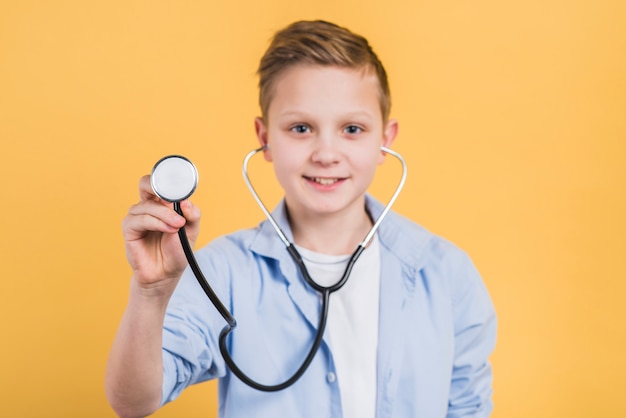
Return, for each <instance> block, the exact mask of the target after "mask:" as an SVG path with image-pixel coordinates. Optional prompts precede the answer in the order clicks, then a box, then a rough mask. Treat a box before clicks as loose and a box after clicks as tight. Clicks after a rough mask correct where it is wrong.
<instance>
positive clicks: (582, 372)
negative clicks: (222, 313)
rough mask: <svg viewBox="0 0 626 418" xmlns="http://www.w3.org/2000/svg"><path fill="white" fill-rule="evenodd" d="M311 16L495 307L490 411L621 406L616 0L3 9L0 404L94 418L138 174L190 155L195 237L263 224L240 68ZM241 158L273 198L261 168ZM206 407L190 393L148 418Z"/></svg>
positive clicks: (248, 70)
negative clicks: (357, 68) (365, 64)
mask: <svg viewBox="0 0 626 418" xmlns="http://www.w3.org/2000/svg"><path fill="white" fill-rule="evenodd" d="M309 18H324V19H328V20H332V21H336V22H338V23H340V24H342V25H345V26H347V27H349V28H351V29H353V30H354V31H356V32H358V33H361V34H363V35H365V36H366V37H368V38H369V39H370V41H371V43H372V44H373V46H374V48H375V49H376V50H377V52H378V53H379V55H380V57H381V58H382V60H383V62H384V63H385V64H386V67H387V70H388V72H389V74H390V79H391V87H392V92H393V103H394V104H393V108H392V116H394V117H395V118H397V119H399V120H400V135H399V138H398V140H397V141H396V144H395V148H396V149H397V150H399V151H400V152H402V153H403V154H404V155H405V157H406V159H407V161H408V164H409V166H410V173H409V180H408V183H407V185H406V189H405V191H404V192H403V194H402V195H401V197H400V199H399V201H398V202H397V206H396V209H397V211H399V212H400V213H403V214H405V215H407V216H409V217H411V218H412V219H414V220H416V221H418V222H420V223H421V224H423V225H424V226H426V227H427V228H429V229H430V230H432V231H433V232H435V233H438V234H440V235H443V236H445V237H447V238H449V239H450V240H452V241H454V242H456V243H457V244H459V245H460V246H461V247H463V248H464V249H466V250H467V251H468V252H469V253H470V254H471V255H472V257H473V258H474V260H475V262H476V264H477V265H478V267H479V269H480V271H481V272H482V274H483V276H484V280H485V282H486V283H487V285H488V287H489V289H490V291H491V294H492V297H493V299H494V301H495V305H496V308H497V311H498V314H499V320H500V328H499V340H498V346H497V349H496V352H495V354H494V356H493V359H492V360H493V365H494V370H495V394H494V401H495V413H494V417H496V418H518V417H519V418H528V417H533V418H538V417H567V418H575V417H618V416H626V403H625V402H624V393H623V392H624V389H625V386H624V374H625V373H626V355H625V354H624V353H625V351H626V341H625V340H626V333H625V331H626V330H625V328H626V327H625V325H624V324H625V320H626V304H624V303H623V299H624V293H625V291H626V277H625V276H626V275H625V274H624V273H625V268H624V265H625V261H626V257H624V252H625V250H626V245H625V236H626V221H625V220H624V215H625V213H626V198H625V196H624V194H625V181H626V145H625V141H626V24H625V22H626V2H624V1H622V0H613V1H610V0H605V1H577V0H574V1H557V0H530V1H516V2H509V1H499V0H498V1H496V0H489V1H483V0H478V1H469V0H468V1H465V0H448V1H408V0H407V1H393V0H390V1H380V0H375V1H374V0H372V1H355V0H350V1H338V0H319V1H310V2H297V1H293V0H267V1H251V0H249V1H241V2H240V1H233V2H227V1H221V2H210V1H176V2H174V1H155V0H152V1H120V0H113V1H69V0H60V1H6V0H4V1H2V3H1V4H0V182H1V187H0V207H1V208H2V209H1V210H2V212H1V214H2V216H0V234H1V235H0V236H1V238H0V260H1V264H0V321H1V322H0V335H2V342H1V343H0V400H1V401H0V416H3V417H112V416H114V415H113V413H112V412H111V410H110V409H109V407H108V405H107V403H106V400H105V397H104V392H103V375H104V368H105V362H106V357H107V353H108V349H109V346H110V344H111V341H112V338H113V335H114V333H115V330H116V327H117V323H118V321H119V319H120V316H121V314H122V312H123V309H124V306H125V303H126V295H127V289H128V279H129V275H130V270H129V268H128V266H127V264H126V261H125V255H124V249H123V241H122V238H121V232H120V230H121V227H120V222H121V219H122V218H123V216H124V215H125V213H126V211H127V208H128V207H129V206H130V205H131V204H132V203H133V202H134V201H135V200H136V196H137V193H136V188H137V185H136V184H137V179H138V178H139V177H140V176H141V175H142V174H144V173H147V172H148V171H149V170H150V169H151V167H152V165H153V164H154V162H155V161H156V160H157V159H159V158H160V157H162V156H163V155H166V154H169V153H180V154H184V155H186V156H188V157H190V158H191V159H193V160H194V162H195V163H196V165H197V166H198V169H199V171H200V185H199V189H198V192H197V193H196V195H195V202H196V203H197V204H198V205H200V206H201V207H202V209H203V213H204V220H203V225H202V232H201V236H200V244H204V243H206V242H208V241H209V240H211V239H212V238H214V237H216V236H218V235H221V234H224V233H227V232H230V231H232V230H235V229H239V228H242V227H247V226H251V225H254V224H256V223H257V222H258V221H260V220H261V218H262V215H261V212H260V211H259V210H258V208H257V207H256V206H255V204H254V202H253V200H252V198H251V197H250V196H249V194H248V192H247V190H246V188H245V186H244V183H243V181H242V179H241V174H240V163H241V160H242V158H243V155H244V154H245V153H246V152H247V151H248V150H250V149H252V148H253V147H255V146H256V145H257V143H256V141H255V138H254V135H253V123H252V121H253V118H254V116H256V115H257V114H258V107H257V104H256V103H257V102H256V101H257V89H256V82H257V79H256V77H255V74H254V72H255V70H256V65H257V62H258V59H259V58H260V56H261V54H262V52H263V50H264V49H265V47H266V46H267V41H268V39H269V38H270V36H271V35H272V33H273V32H274V31H275V30H277V29H279V28H281V27H283V26H284V25H286V24H287V23H289V22H291V21H293V20H297V19H309ZM392 162H393V160H391V159H389V160H388V163H387V164H386V165H385V166H384V167H383V168H382V172H381V177H382V179H381V181H378V182H377V183H376V185H374V187H373V192H374V194H376V195H377V196H380V197H381V198H383V199H384V198H386V196H388V187H385V186H388V184H389V183H390V182H393V181H395V178H396V176H397V167H395V166H394V165H393V164H392ZM251 170H253V175H254V176H256V177H254V178H255V182H256V184H258V185H259V189H261V192H262V193H263V194H264V196H265V197H264V199H265V200H266V201H267V203H268V205H269V206H273V205H274V204H275V202H276V201H277V200H278V198H279V197H280V190H279V189H278V187H277V186H276V184H275V182H272V180H271V170H270V167H269V166H268V165H267V164H265V163H264V162H262V160H261V161H260V162H256V161H255V162H254V163H253V164H252V165H251ZM215 411H216V406H215V383H208V384H203V385H199V386H196V387H193V388H190V389H188V390H187V391H186V392H185V393H184V394H183V396H182V397H181V398H180V399H179V400H178V401H177V402H175V403H173V404H171V405H168V406H166V407H165V408H164V409H163V410H161V411H160V412H158V413H157V414H156V415H155V416H158V417H211V416H215Z"/></svg>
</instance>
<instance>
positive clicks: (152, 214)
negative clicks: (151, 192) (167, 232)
mask: <svg viewBox="0 0 626 418" xmlns="http://www.w3.org/2000/svg"><path fill="white" fill-rule="evenodd" d="M127 218H136V219H137V220H139V221H141V220H142V219H145V220H148V219H149V218H154V219H157V220H159V221H160V222H162V223H163V224H165V225H167V226H169V227H171V228H176V229H178V228H180V227H182V226H183V225H185V218H183V217H182V216H180V215H179V214H178V213H176V212H175V211H173V210H172V209H171V208H169V207H167V206H163V205H161V204H159V203H156V202H154V201H151V200H148V201H144V202H140V203H138V204H136V205H133V206H131V207H130V209H129V211H128V216H127ZM149 225H153V222H152V221H149V222H147V223H146V227H147V226H149Z"/></svg>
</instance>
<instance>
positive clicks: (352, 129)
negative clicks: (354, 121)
mask: <svg viewBox="0 0 626 418" xmlns="http://www.w3.org/2000/svg"><path fill="white" fill-rule="evenodd" d="M344 131H345V132H346V133H347V134H350V135H354V134H358V133H360V132H362V131H363V129H362V128H361V127H360V126H357V125H348V126H346V128H345V129H344Z"/></svg>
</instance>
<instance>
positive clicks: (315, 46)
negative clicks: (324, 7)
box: [257, 20, 391, 121]
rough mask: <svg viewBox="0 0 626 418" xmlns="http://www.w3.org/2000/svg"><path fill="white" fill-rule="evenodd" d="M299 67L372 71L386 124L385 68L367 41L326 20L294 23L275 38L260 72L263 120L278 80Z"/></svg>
mask: <svg viewBox="0 0 626 418" xmlns="http://www.w3.org/2000/svg"><path fill="white" fill-rule="evenodd" d="M298 64H309V65H322V66H337V67H342V68H352V69H363V70H365V71H373V72H374V73H375V75H376V77H377V78H378V84H379V88H380V92H379V95H380V108H381V113H382V116H383V120H384V121H387V118H388V117H389V111H390V108H391V94H390V91H389V82H388V80H387V73H386V72H385V68H384V67H383V64H382V63H381V62H380V60H379V59H378V57H377V56H376V54H375V53H374V51H373V50H372V48H371V47H370V45H369V43H368V41H367V39H365V38H364V37H362V36H360V35H357V34H355V33H352V32H351V31H349V30H348V29H346V28H342V27H340V26H337V25H335V24H333V23H330V22H325V21H323V20H315V21H299V22H295V23H292V24H291V25H289V26H287V27H286V28H284V29H283V30H281V31H278V32H277V33H276V34H275V35H274V38H273V40H272V43H271V44H270V46H269V48H268V49H267V51H266V52H265V55H263V58H261V62H260V64H259V68H258V70H257V74H258V75H259V104H260V106H261V112H262V114H263V118H266V117H267V111H268V108H269V105H270V102H271V101H272V95H273V87H274V83H275V81H276V79H277V77H278V76H279V75H280V74H281V72H283V71H284V70H286V69H287V68H290V67H292V66H294V65H298Z"/></svg>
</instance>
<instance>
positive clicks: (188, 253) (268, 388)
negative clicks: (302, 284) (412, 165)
mask: <svg viewBox="0 0 626 418" xmlns="http://www.w3.org/2000/svg"><path fill="white" fill-rule="evenodd" d="M265 149H266V147H261V148H258V149H255V150H253V151H251V152H249V153H248V154H247V155H246V157H245V158H244V162H243V167H242V173H243V177H244V180H245V182H246V185H247V186H248V189H249V190H250V193H251V194H252V196H253V197H254V200H255V201H256V202H257V204H258V206H259V207H260V208H261V210H262V211H263V213H264V214H265V216H266V218H267V220H268V221H269V223H270V224H271V225H272V227H273V228H274V230H275V231H276V234H277V235H278V236H279V238H280V240H281V241H282V242H283V244H284V245H285V247H286V249H287V252H288V253H289V255H290V256H291V258H292V259H293V261H294V262H295V263H296V265H297V266H298V268H299V270H300V272H301V273H302V276H303V278H304V279H305V281H306V282H307V283H308V284H309V285H310V286H311V287H312V288H313V289H314V290H316V291H317V292H319V293H320V294H321V299H322V306H321V312H320V320H319V323H318V327H317V332H316V335H315V338H314V340H313V344H312V345H311V349H310V350H309V352H308V354H307V356H306V358H305V359H304V361H303V362H302V364H301V365H300V367H299V368H298V370H296V372H295V373H294V374H293V375H292V376H291V377H290V378H288V379H287V380H285V381H284V382H282V383H279V384H276V385H265V384H262V383H259V382H256V381H255V380H253V379H252V378H250V377H249V376H248V375H246V374H245V373H244V372H243V371H242V370H241V369H240V368H239V367H238V366H237V365H236V364H235V361H234V360H233V358H232V357H231V355H230V352H229V351H228V345H227V337H228V335H229V334H230V333H231V332H232V331H233V330H234V329H235V327H236V326H237V321H236V320H235V318H234V317H233V316H232V315H231V313H230V312H229V311H228V309H227V308H226V307H225V306H224V304H223V303H222V301H221V300H220V299H219V297H218V296H217V295H216V294H215V292H214V291H213V289H212V288H211V286H210V285H209V282H208V280H206V278H205V277H204V275H203V274H202V271H201V269H200V266H199V265H198V263H197V261H196V259H195V256H194V254H193V250H192V248H191V245H190V244H189V239H188V237H187V233H186V231H185V228H184V227H183V228H180V229H179V231H178V236H179V238H180V241H181V245H182V247H183V251H184V253H185V257H186V258H187V261H188V262H189V267H190V269H191V270H192V272H193V273H194V276H195V277H196V280H197V281H198V283H199V284H200V287H201V288H202V290H203V291H204V293H205V294H206V295H207V297H208V298H209V299H210V301H211V303H212V304H213V305H214V306H215V308H216V309H217V311H218V312H219V313H220V315H221V316H222V317H223V318H224V320H225V321H226V326H225V327H224V328H223V329H222V331H221V332H220V335H219V348H220V353H221V354H222V357H223V358H224V362H225V363H226V365H227V366H228V368H229V369H230V370H231V372H232V373H233V374H234V375H235V376H237V377H238V378H239V379H240V380H241V381H242V382H243V383H245V384H247V385H248V386H250V387H252V388H255V389H257V390H260V391H264V392H276V391H280V390H282V389H285V388H287V387H289V386H291V385H293V384H294V383H295V382H296V381H297V380H298V379H299V378H300V377H302V375H303V374H304V372H305V371H306V369H307V368H308V367H309V365H310V364H311V362H312V361H313V358H314V357H315V354H316V353H317V351H318V350H319V347H320V346H321V344H322V340H323V336H324V331H325V329H326V323H327V319H328V309H329V303H330V295H331V293H333V292H336V291H338V290H339V289H341V288H342V287H343V285H344V284H345V283H346V282H347V281H348V278H349V277H350V273H351V272H352V268H353V267H354V265H355V263H356V261H357V260H358V258H359V257H360V256H361V254H362V253H363V251H364V250H365V248H366V247H367V245H368V244H369V242H370V241H371V240H372V238H373V237H374V234H375V233H376V230H377V229H378V227H379V226H380V224H381V222H382V221H383V219H384V218H385V217H386V216H387V213H388V212H389V210H390V209H391V206H392V205H393V204H394V203H395V201H396V199H397V198H398V195H399V194H400V191H401V190H402V188H403V187H404V183H405V181H406V176H407V166H406V162H405V161H404V158H403V157H402V156H401V155H400V154H399V153H397V152H395V151H393V150H391V149H389V148H386V147H381V151H383V152H385V153H387V154H390V155H392V156H394V157H396V158H397V159H398V160H399V161H400V163H401V165H402V176H401V178H400V181H399V183H398V185H397V186H396V190H395V191H394V193H393V194H392V196H391V198H390V199H389V201H388V203H387V205H385V207H384V209H383V211H382V212H381V214H380V215H379V216H378V218H377V219H376V221H375V222H374V225H373V226H372V228H371V229H370V231H369V232H368V233H367V235H366V236H365V238H364V239H363V241H362V242H361V243H359V244H358V245H357V247H356V249H355V250H354V252H353V253H352V255H351V256H350V259H349V260H348V264H347V265H346V269H345V270H344V273H343V275H342V276H341V278H340V279H339V280H338V281H337V282H336V283H335V284H332V285H330V286H322V285H320V284H318V283H317V282H315V280H313V278H312V277H311V276H310V274H309V272H308V269H307V268H306V265H305V264H304V260H303V259H302V256H301V255H300V253H299V252H298V250H297V249H296V247H295V245H294V244H293V243H292V242H290V241H289V240H288V239H287V237H286V235H285V233H284V232H283V231H282V230H281V228H280V227H279V225H278V223H277V222H276V220H275V219H274V217H273V216H272V214H271V213H270V212H269V211H268V210H267V208H266V206H265V204H264V203H263V201H262V200H261V198H260V197H259V195H258V193H257V192H256V190H255V189H254V186H253V185H252V182H251V181H250V178H249V176H248V162H249V160H250V158H252V156H254V155H255V154H257V153H259V152H261V151H264V150H265ZM174 210H175V211H176V212H177V213H178V214H180V215H181V216H184V215H183V212H182V209H181V207H180V202H174Z"/></svg>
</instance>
